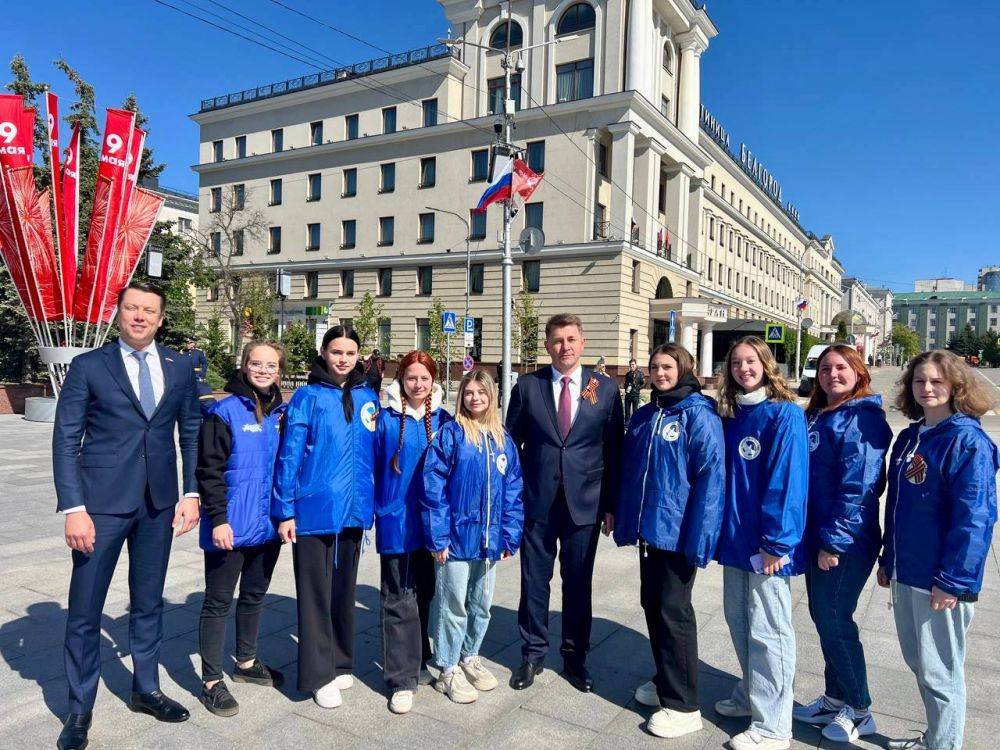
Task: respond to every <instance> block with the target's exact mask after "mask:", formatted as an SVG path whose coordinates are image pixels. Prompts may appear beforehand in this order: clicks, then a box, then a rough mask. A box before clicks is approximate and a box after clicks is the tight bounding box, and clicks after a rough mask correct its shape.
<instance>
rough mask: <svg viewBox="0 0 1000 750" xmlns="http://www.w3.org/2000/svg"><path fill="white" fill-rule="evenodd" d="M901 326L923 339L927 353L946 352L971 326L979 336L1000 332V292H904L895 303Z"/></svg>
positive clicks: (893, 302) (893, 305) (895, 310)
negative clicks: (952, 342) (968, 326)
mask: <svg viewBox="0 0 1000 750" xmlns="http://www.w3.org/2000/svg"><path fill="white" fill-rule="evenodd" d="M892 307H893V313H894V316H895V319H896V321H897V322H898V323H902V324H903V325H905V326H906V327H907V328H909V329H911V330H912V331H914V332H915V333H916V334H917V336H919V337H920V343H921V346H923V348H924V349H935V348H943V347H945V346H947V345H948V340H949V339H950V338H951V337H952V336H954V335H955V334H957V333H959V332H960V331H962V329H964V328H965V325H966V324H967V323H968V324H969V325H971V326H972V328H973V330H975V332H976V333H977V334H979V335H982V334H984V333H986V332H987V331H991V330H992V331H1000V292H990V291H982V292H979V291H955V292H905V293H897V294H896V296H895V297H894V298H893V301H892Z"/></svg>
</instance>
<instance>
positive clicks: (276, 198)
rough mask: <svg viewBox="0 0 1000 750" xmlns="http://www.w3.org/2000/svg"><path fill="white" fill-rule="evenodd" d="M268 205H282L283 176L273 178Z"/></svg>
mask: <svg viewBox="0 0 1000 750" xmlns="http://www.w3.org/2000/svg"><path fill="white" fill-rule="evenodd" d="M267 205H269V206H280V205H281V178H280V177H278V178H277V179H274V180H271V194H270V196H269V197H268V201H267Z"/></svg>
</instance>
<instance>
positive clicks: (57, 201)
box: [45, 91, 76, 315]
mask: <svg viewBox="0 0 1000 750" xmlns="http://www.w3.org/2000/svg"><path fill="white" fill-rule="evenodd" d="M45 114H46V117H47V118H48V134H49V183H50V184H51V186H52V188H51V192H50V195H51V196H52V213H53V215H54V216H55V220H56V234H55V251H56V257H57V258H60V259H61V258H62V244H63V240H64V238H65V228H64V226H63V216H62V209H63V207H62V189H61V188H60V187H59V177H60V174H59V173H60V169H59V99H58V97H56V95H55V94H53V93H52V92H51V91H46V92H45ZM56 272H57V278H58V279H59V292H60V304H61V307H62V309H63V312H64V313H66V314H67V315H68V314H69V313H70V312H72V310H71V308H70V299H71V298H70V297H67V294H66V291H67V282H66V280H65V279H64V278H63V264H62V263H61V262H59V263H57V264H56ZM73 281H74V285H75V282H76V280H75V279H74V280H73Z"/></svg>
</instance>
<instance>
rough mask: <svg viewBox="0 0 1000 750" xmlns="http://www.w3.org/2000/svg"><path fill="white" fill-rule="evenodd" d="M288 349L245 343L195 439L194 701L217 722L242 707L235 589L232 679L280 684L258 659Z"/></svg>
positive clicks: (273, 557) (273, 549) (236, 675)
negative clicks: (197, 589)
mask: <svg viewBox="0 0 1000 750" xmlns="http://www.w3.org/2000/svg"><path fill="white" fill-rule="evenodd" d="M284 367H285V352H284V349H283V348H282V346H281V344H279V343H277V342H274V341H251V342H250V343H248V344H247V345H246V347H244V349H243V357H242V360H241V363H240V369H239V370H238V371H237V372H236V374H235V375H234V376H233V377H232V379H231V380H230V381H229V384H228V385H227V386H226V390H227V391H228V392H229V393H230V394H232V395H230V396H228V397H226V398H224V399H222V400H221V401H218V402H215V403H214V404H213V405H212V406H211V407H210V408H209V409H208V414H207V416H206V417H205V421H204V422H202V425H201V433H200V435H199V438H198V469H197V476H198V492H199V494H200V495H201V535H200V537H201V538H200V545H201V548H202V549H203V550H204V552H205V599H204V601H203V603H202V607H201V620H200V622H199V627H198V650H199V652H200V655H201V679H202V683H203V684H202V694H201V702H202V703H203V704H204V705H205V708H207V709H208V710H209V711H211V712H212V713H213V714H215V715H216V716H233V715H235V714H236V713H237V712H238V711H239V704H238V703H237V702H236V699H235V698H233V696H232V693H230V692H229V689H228V688H227V687H226V683H225V682H223V679H222V678H223V673H222V660H223V656H222V651H223V644H224V643H225V640H226V618H227V617H228V615H229V608H230V607H231V606H232V603H233V593H234V592H235V590H236V584H237V582H239V584H240V595H239V599H238V600H237V602H236V652H235V654H234V655H233V656H234V657H235V659H236V666H235V667H234V668H233V680H234V681H236V682H249V683H252V684H255V685H268V686H272V687H279V686H280V685H281V684H282V681H283V678H282V676H281V673H280V672H278V670H276V669H271V668H268V667H266V666H264V665H263V664H262V663H261V662H260V659H258V658H257V632H258V630H259V629H260V616H261V607H262V605H263V602H264V595H265V594H267V589H268V586H270V584H271V575H272V574H273V573H274V566H275V565H276V564H277V562H278V553H279V552H280V551H281V543H280V542H279V541H278V535H277V533H276V532H275V529H274V524H273V523H272V522H271V514H270V507H271V483H272V481H273V479H274V461H275V457H276V456H277V454H278V440H279V433H278V428H279V424H280V420H281V415H282V414H283V413H284V411H285V404H284V403H283V402H282V398H281V388H280V387H279V384H280V382H281V373H282V371H283V370H284Z"/></svg>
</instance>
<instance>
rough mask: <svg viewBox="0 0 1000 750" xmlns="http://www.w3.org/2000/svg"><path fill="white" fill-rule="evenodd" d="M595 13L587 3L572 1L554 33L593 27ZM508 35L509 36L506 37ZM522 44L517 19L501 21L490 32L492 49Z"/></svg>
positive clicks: (522, 40)
mask: <svg viewBox="0 0 1000 750" xmlns="http://www.w3.org/2000/svg"><path fill="white" fill-rule="evenodd" d="M596 23H597V14H596V13H595V12H594V8H593V6H592V5H590V4H589V3H574V4H573V5H571V6H570V7H568V8H567V9H566V10H565V11H563V14H562V15H561V16H560V17H559V22H558V23H557V24H556V34H557V35H559V34H576V33H578V32H581V31H587V30H588V29H592V28H594V26H595V25H596ZM508 36H509V38H508ZM522 44H524V31H523V30H522V29H521V24H519V23H518V22H517V21H503V22H502V23H500V24H498V25H497V27H496V28H495V29H493V33H492V34H490V46H491V47H492V48H493V49H506V48H507V47H508V46H510V47H511V48H515V47H520V46H521V45H522Z"/></svg>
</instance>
